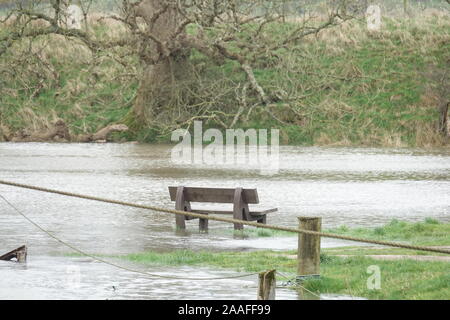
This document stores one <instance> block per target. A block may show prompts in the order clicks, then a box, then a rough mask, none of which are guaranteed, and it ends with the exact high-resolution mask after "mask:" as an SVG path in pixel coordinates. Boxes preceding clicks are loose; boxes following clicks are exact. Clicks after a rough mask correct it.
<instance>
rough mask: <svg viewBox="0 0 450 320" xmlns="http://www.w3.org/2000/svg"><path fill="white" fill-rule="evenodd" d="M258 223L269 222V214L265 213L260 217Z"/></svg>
mask: <svg viewBox="0 0 450 320" xmlns="http://www.w3.org/2000/svg"><path fill="white" fill-rule="evenodd" d="M257 222H258V223H263V224H267V216H266V215H264V216H262V217H261V218H260V219H258V220H257Z"/></svg>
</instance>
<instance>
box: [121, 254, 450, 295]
mask: <svg viewBox="0 0 450 320" xmlns="http://www.w3.org/2000/svg"><path fill="white" fill-rule="evenodd" d="M288 254H292V252H287V253H282V252H273V251H256V252H205V251H201V252H194V251H188V250H181V251H173V252H168V253H156V252H146V253H141V254H131V255H126V256H122V258H123V259H126V260H129V261H132V262H137V263H142V264H147V265H169V266H186V265H189V266H204V267H216V268H227V269H232V270H235V271H239V272H259V271H264V270H272V269H276V270H278V271H280V272H282V273H285V274H290V275H292V276H293V277H294V276H295V273H296V268H297V261H296V260H295V259H292V258H290V257H289V256H288ZM373 265H375V266H378V267H379V268H380V271H381V279H382V280H381V281H382V282H381V283H382V286H381V289H380V290H369V289H368V288H367V280H368V278H369V276H370V274H368V267H370V266H373ZM282 280H284V279H281V278H279V281H282ZM449 283H450V268H449V263H448V262H434V261H433V262H419V261H412V260H399V261H379V260H374V259H371V258H366V257H352V258H340V257H335V256H332V255H329V254H322V256H321V278H320V279H319V280H309V281H306V282H304V283H303V286H304V287H306V288H307V289H308V290H311V291H313V292H315V293H322V294H324V293H333V294H346V295H352V296H358V297H366V298H369V299H449V298H450V287H449V285H448V284H449Z"/></svg>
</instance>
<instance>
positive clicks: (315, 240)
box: [297, 217, 322, 277]
mask: <svg viewBox="0 0 450 320" xmlns="http://www.w3.org/2000/svg"><path fill="white" fill-rule="evenodd" d="M298 220H299V223H300V229H302V230H311V231H318V232H320V231H321V229H322V218H307V217H299V218H298ZM297 274H298V275H299V276H300V277H304V276H307V277H308V276H318V275H320V236H315V235H309V234H304V233H299V234H298V271H297Z"/></svg>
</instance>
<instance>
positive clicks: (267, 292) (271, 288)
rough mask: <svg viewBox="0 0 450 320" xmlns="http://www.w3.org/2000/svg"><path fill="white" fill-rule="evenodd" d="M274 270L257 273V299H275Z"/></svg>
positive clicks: (275, 283)
mask: <svg viewBox="0 0 450 320" xmlns="http://www.w3.org/2000/svg"><path fill="white" fill-rule="evenodd" d="M275 274H276V271H275V270H270V271H267V272H261V273H260V274H259V285H258V297H257V299H258V300H275V287H276V286H277V280H276V278H275Z"/></svg>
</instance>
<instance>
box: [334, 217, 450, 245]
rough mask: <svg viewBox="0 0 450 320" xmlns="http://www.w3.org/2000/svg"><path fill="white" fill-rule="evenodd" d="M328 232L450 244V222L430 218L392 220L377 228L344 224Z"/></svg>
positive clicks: (362, 236)
mask: <svg viewBox="0 0 450 320" xmlns="http://www.w3.org/2000/svg"><path fill="white" fill-rule="evenodd" d="M327 232H330V233H335V234H341V235H349V236H354V237H361V238H367V239H375V240H396V241H405V242H408V243H411V244H416V245H428V246H439V245H450V223H448V222H447V223H441V222H439V221H436V220H434V219H430V218H428V219H425V221H423V222H417V223H411V222H405V221H399V220H392V221H391V222H390V223H388V224H386V225H384V226H381V227H376V228H348V227H346V226H342V227H339V228H335V229H330V230H327Z"/></svg>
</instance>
